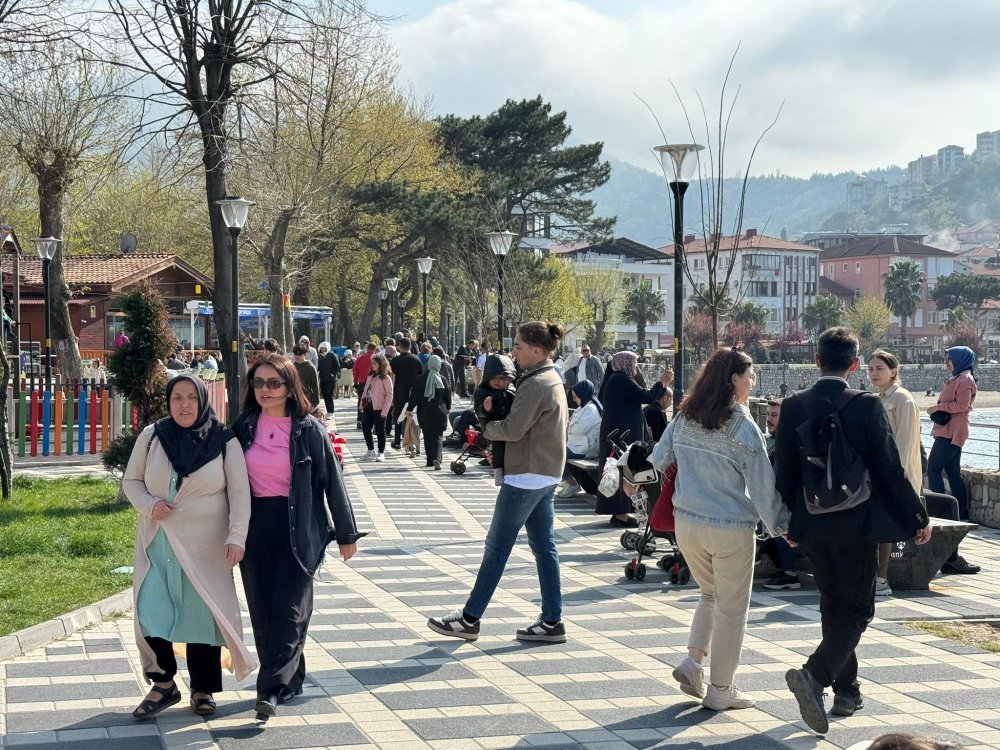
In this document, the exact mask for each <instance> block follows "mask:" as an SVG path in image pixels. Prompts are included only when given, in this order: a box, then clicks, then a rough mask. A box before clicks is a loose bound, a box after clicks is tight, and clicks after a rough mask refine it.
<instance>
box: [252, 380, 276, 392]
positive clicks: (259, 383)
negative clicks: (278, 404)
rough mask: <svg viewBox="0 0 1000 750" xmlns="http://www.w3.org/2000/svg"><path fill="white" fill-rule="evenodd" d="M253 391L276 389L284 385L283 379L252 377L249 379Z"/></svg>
mask: <svg viewBox="0 0 1000 750" xmlns="http://www.w3.org/2000/svg"><path fill="white" fill-rule="evenodd" d="M250 382H251V384H252V385H253V388H254V390H255V391H262V390H264V389H265V388H267V390H269V391H276V390H278V389H279V388H281V387H283V386H284V385H285V381H284V380H281V379H280V378H268V379H267V380H264V378H254V379H253V380H251V381H250Z"/></svg>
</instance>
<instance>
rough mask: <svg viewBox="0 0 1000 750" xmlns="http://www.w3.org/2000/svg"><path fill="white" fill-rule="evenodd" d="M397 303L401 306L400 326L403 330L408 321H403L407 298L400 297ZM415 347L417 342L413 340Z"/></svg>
mask: <svg viewBox="0 0 1000 750" xmlns="http://www.w3.org/2000/svg"><path fill="white" fill-rule="evenodd" d="M396 305H397V306H398V307H399V328H400V330H402V329H403V328H405V327H406V323H404V322H403V310H405V309H406V300H405V299H403V298H402V297H400V298H399V299H397V300H396ZM413 346H414V348H415V347H416V342H413Z"/></svg>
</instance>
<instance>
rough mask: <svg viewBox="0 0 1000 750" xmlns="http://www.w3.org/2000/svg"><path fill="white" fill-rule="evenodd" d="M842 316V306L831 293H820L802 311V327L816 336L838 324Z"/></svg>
mask: <svg viewBox="0 0 1000 750" xmlns="http://www.w3.org/2000/svg"><path fill="white" fill-rule="evenodd" d="M843 318H844V306H843V304H842V303H841V301H840V300H839V299H837V298H836V297H834V296H833V295H832V294H821V295H820V296H819V297H817V298H816V301H815V302H813V303H812V304H810V305H806V307H805V309H804V310H803V311H802V327H803V328H805V330H806V332H807V333H811V334H812V335H813V336H818V335H819V334H820V333H822V332H823V331H825V330H826V329H827V328H833V327H834V326H839V325H840V322H841V320H843Z"/></svg>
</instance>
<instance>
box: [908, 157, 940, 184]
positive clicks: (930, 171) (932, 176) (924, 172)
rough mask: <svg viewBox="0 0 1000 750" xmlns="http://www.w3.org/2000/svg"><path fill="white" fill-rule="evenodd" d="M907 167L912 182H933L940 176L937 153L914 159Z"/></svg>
mask: <svg viewBox="0 0 1000 750" xmlns="http://www.w3.org/2000/svg"><path fill="white" fill-rule="evenodd" d="M906 168H907V173H908V175H909V181H910V182H933V181H934V180H936V179H937V176H938V158H937V154H932V155H930V156H921V157H920V158H919V159H914V160H913V161H911V162H910V163H909V164H907V165H906Z"/></svg>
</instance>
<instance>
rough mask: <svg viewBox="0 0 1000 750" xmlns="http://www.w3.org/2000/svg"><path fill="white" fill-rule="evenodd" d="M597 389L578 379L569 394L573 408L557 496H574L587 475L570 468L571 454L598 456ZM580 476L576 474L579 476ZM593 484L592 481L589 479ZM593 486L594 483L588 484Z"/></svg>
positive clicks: (599, 407)
mask: <svg viewBox="0 0 1000 750" xmlns="http://www.w3.org/2000/svg"><path fill="white" fill-rule="evenodd" d="M596 390H597V389H596V388H595V387H594V384H593V383H591V382H590V381H589V380H579V381H577V382H576V383H575V384H574V385H573V387H572V388H570V395H571V396H572V398H573V403H574V405H575V406H576V409H575V410H574V411H573V416H571V417H570V418H569V426H568V427H567V428H566V459H567V463H566V466H565V467H564V469H563V487H562V489H560V490H559V491H558V492H557V493H556V497H573V496H574V495H577V494H579V493H580V492H582V491H583V487H582V486H581V485H580V479H581V478H584V477H586V479H584V481H588V480H589V479H590V478H589V476H588V475H587V473H586V472H584V471H581V472H579V474H576V472H574V471H573V469H574V467H572V466H570V464H569V459H571V458H597V454H598V440H599V433H600V431H601V418H602V416H603V413H604V407H603V406H602V405H601V402H600V401H598V400H597V396H596V395H595V391H596ZM578 477H579V478H578ZM590 483H591V484H593V482H592V481H591V482H590ZM589 489H590V490H594V489H595V488H594V487H590V488H589Z"/></svg>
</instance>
